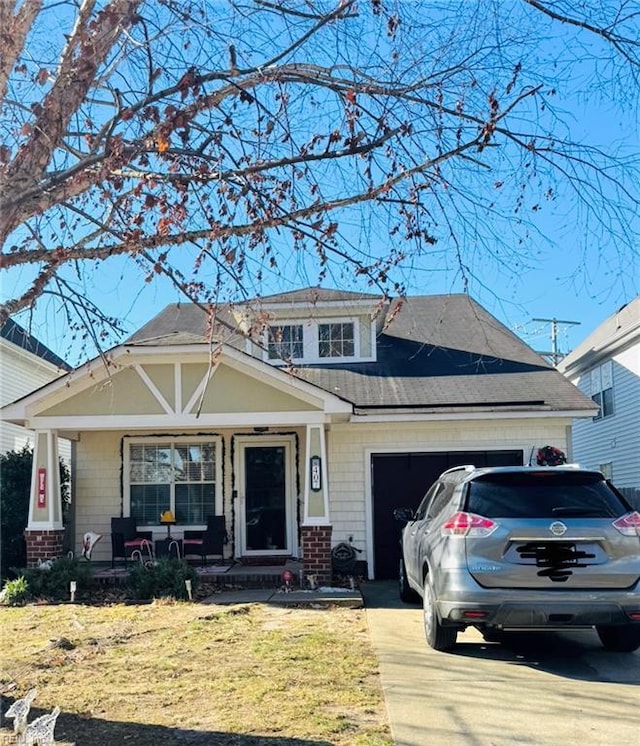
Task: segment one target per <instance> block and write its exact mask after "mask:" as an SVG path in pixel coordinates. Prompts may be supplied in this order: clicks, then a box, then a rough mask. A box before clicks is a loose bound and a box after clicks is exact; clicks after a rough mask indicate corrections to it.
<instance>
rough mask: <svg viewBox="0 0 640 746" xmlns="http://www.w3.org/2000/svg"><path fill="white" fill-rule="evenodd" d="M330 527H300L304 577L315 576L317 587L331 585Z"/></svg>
mask: <svg viewBox="0 0 640 746" xmlns="http://www.w3.org/2000/svg"><path fill="white" fill-rule="evenodd" d="M331 532H332V526H302V527H301V531H300V534H301V535H300V539H301V544H302V562H303V567H304V574H305V575H306V576H309V575H315V576H316V580H317V582H318V584H319V585H328V584H330V583H331V576H332V571H331Z"/></svg>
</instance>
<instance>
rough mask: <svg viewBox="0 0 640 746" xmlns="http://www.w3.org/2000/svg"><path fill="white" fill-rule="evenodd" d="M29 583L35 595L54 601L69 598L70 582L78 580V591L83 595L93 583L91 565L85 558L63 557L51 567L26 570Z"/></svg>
mask: <svg viewBox="0 0 640 746" xmlns="http://www.w3.org/2000/svg"><path fill="white" fill-rule="evenodd" d="M24 574H25V577H26V580H27V584H28V586H29V589H30V591H31V595H32V596H34V597H36V598H37V597H44V598H49V599H52V600H54V601H60V600H65V599H68V598H69V584H70V583H71V581H72V580H75V581H76V588H77V590H76V593H77V594H79V595H81V594H82V593H83V592H86V591H87V590H88V588H89V586H90V585H91V566H90V565H89V563H88V562H87V561H86V560H84V559H77V558H75V557H71V558H69V557H61V558H60V559H57V560H54V561H53V562H52V563H51V568H50V569H45V568H32V569H29V570H25V571H24Z"/></svg>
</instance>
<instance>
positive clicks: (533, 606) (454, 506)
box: [395, 466, 640, 652]
mask: <svg viewBox="0 0 640 746" xmlns="http://www.w3.org/2000/svg"><path fill="white" fill-rule="evenodd" d="M395 517H396V519H397V520H399V521H401V522H402V523H404V524H405V525H404V527H403V529H402V558H401V560H400V576H399V578H400V580H399V582H400V597H401V599H402V600H403V601H406V602H410V601H417V600H418V599H419V597H420V596H421V597H422V604H423V608H424V628H425V633H426V637H427V642H428V643H429V645H430V646H431V647H432V648H434V649H435V650H448V649H450V648H451V647H453V645H455V643H456V637H457V634H458V631H459V630H462V629H464V628H465V627H469V626H474V627H477V628H478V629H479V630H480V631H481V632H482V634H483V635H484V636H485V639H487V640H490V639H491V640H496V639H499V637H500V635H501V632H502V631H503V630H511V629H513V630H525V629H526V630H535V629H547V630H548V629H566V628H578V627H595V629H596V631H597V633H598V635H599V637H600V640H601V642H602V644H603V645H604V647H605V648H607V649H608V650H616V651H623V652H626V651H633V650H636V649H637V648H638V647H640V513H639V512H637V511H634V510H633V509H632V508H631V506H630V505H629V504H628V503H627V501H626V500H625V499H624V497H623V496H622V495H621V494H620V493H619V492H618V491H617V490H616V489H615V487H614V486H613V485H612V484H611V483H610V482H608V481H606V480H605V478H604V477H603V475H602V474H601V473H600V472H597V471H587V470H584V469H577V468H573V467H564V466H556V467H528V466H516V467H496V468H486V469H476V468H475V467H474V466H461V467H456V468H454V469H449V470H448V471H446V472H444V474H442V475H441V476H440V478H439V479H438V480H437V481H436V482H435V484H434V485H433V486H432V487H431V488H430V489H429V491H428V492H427V494H426V495H425V497H424V499H423V500H422V502H421V503H420V506H419V507H418V509H417V510H416V511H415V513H414V512H413V511H412V510H408V509H406V508H399V509H396V510H395Z"/></svg>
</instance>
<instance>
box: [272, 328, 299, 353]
mask: <svg viewBox="0 0 640 746" xmlns="http://www.w3.org/2000/svg"><path fill="white" fill-rule="evenodd" d="M303 351H304V346H303V337H302V324H283V325H282V326H274V327H271V329H270V330H269V340H268V355H269V360H300V359H302V357H303V356H304V352H303Z"/></svg>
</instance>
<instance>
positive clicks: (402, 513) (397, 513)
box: [393, 508, 413, 524]
mask: <svg viewBox="0 0 640 746" xmlns="http://www.w3.org/2000/svg"><path fill="white" fill-rule="evenodd" d="M393 517H394V518H395V519H396V521H398V522H400V523H403V524H404V523H409V521H412V520H413V510H411V508H396V509H395V510H394V511H393Z"/></svg>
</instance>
